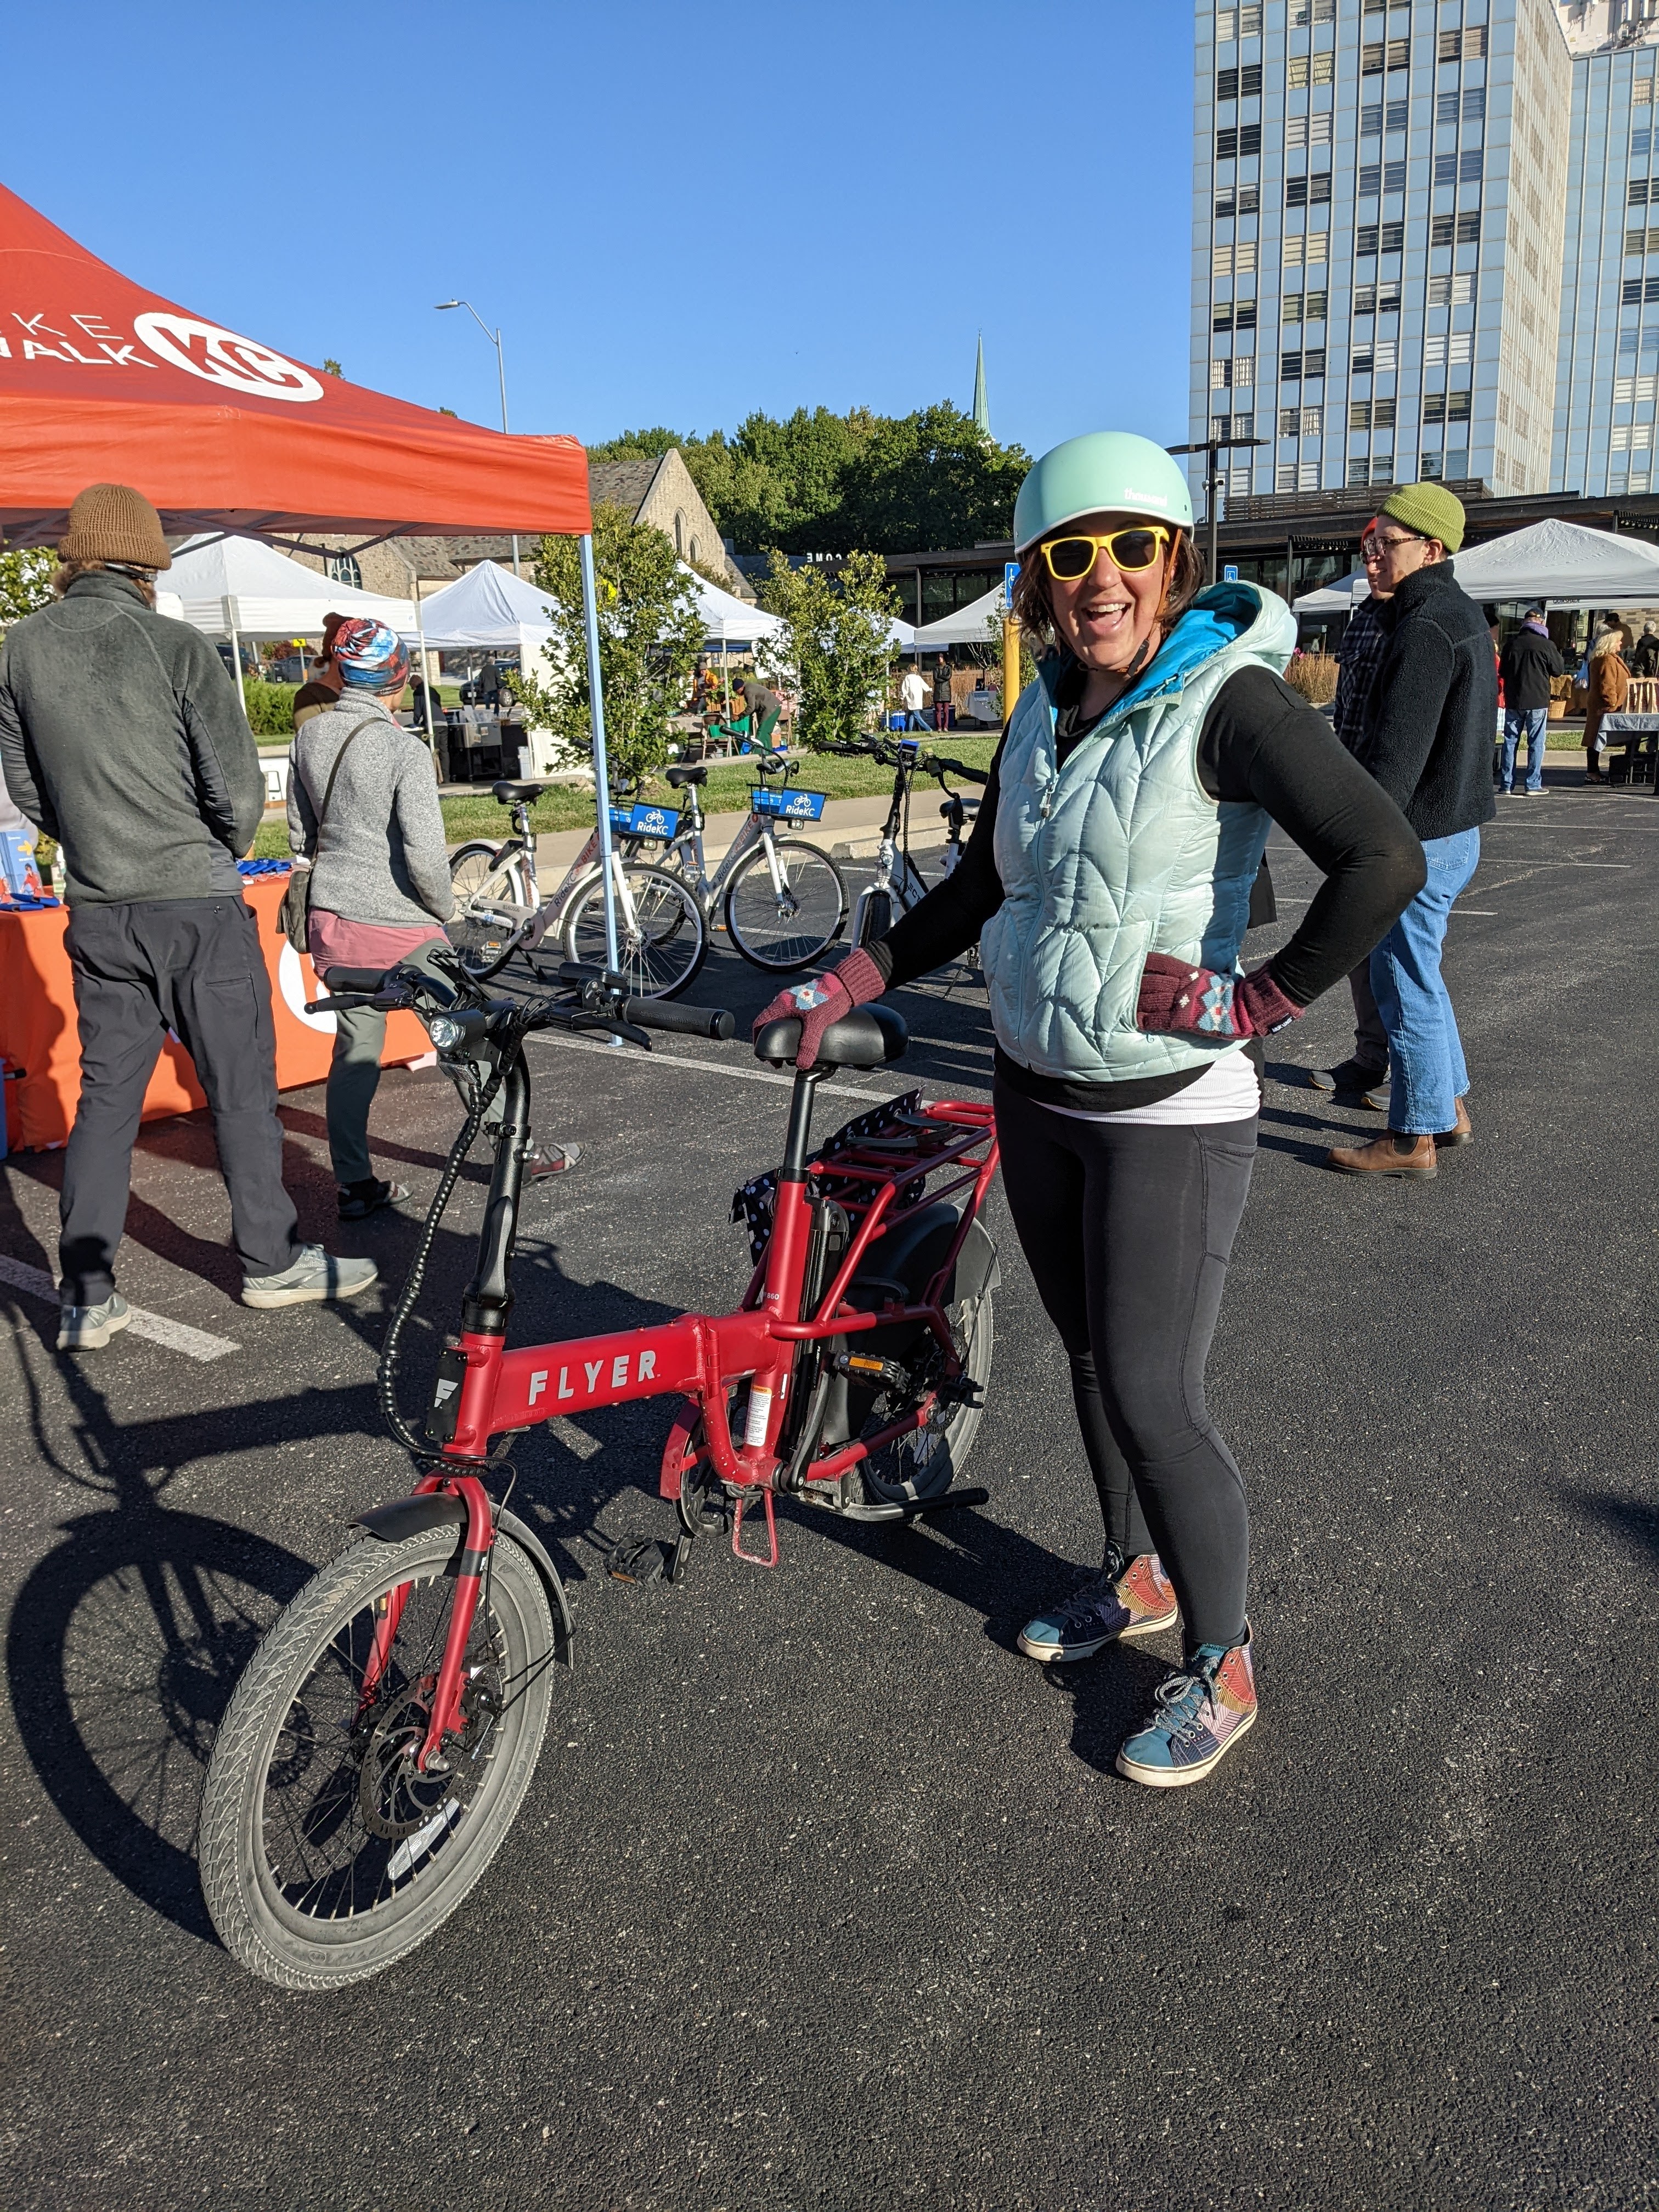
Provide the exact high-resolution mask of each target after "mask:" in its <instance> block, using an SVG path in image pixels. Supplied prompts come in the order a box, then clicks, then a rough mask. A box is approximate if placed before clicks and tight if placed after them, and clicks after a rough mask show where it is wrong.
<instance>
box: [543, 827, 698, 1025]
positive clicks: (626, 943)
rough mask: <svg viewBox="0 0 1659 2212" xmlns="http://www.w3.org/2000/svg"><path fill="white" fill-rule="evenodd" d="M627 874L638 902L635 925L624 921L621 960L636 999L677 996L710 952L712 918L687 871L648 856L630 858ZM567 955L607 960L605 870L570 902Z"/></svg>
mask: <svg viewBox="0 0 1659 2212" xmlns="http://www.w3.org/2000/svg"><path fill="white" fill-rule="evenodd" d="M622 867H623V877H624V878H625V879H626V881H627V884H628V890H629V897H630V898H631V900H632V902H633V905H634V916H635V926H634V927H633V929H632V930H629V931H626V934H625V935H624V934H623V930H624V929H625V927H626V925H625V924H624V923H623V917H622V916H621V915H618V916H617V921H618V924H619V933H618V939H619V941H618V943H617V965H618V967H619V968H620V969H621V971H622V973H623V975H624V976H626V977H627V979H628V988H629V994H630V996H632V997H634V998H636V999H677V998H678V996H679V994H680V993H681V992H682V991H684V989H685V988H686V987H687V985H688V984H690V983H692V982H694V981H696V977H697V975H698V974H699V972H700V971H701V969H702V963H703V962H704V961H705V960H706V959H707V958H708V921H706V920H705V918H704V915H703V910H702V904H701V902H699V900H698V899H697V896H696V893H695V892H694V891H693V890H691V888H690V885H689V884H687V883H686V881H685V878H684V877H683V876H680V875H677V874H676V873H675V872H674V871H673V870H672V869H671V868H659V867H658V866H655V865H654V864H653V862H650V861H647V860H624V861H623V864H622ZM562 929H563V937H564V957H565V958H566V959H567V960H580V961H585V962H587V963H592V964H593V965H595V966H598V967H600V968H603V967H605V966H606V965H607V964H608V963H607V958H606V946H605V896H604V887H603V884H602V881H601V878H600V877H599V872H598V871H597V870H595V872H594V873H593V876H592V879H591V880H590V881H589V882H587V883H586V884H582V885H581V887H580V889H579V890H577V892H576V894H575V896H574V898H573V899H572V900H571V902H570V903H569V905H568V907H567V908H565V911H564V917H563V923H562Z"/></svg>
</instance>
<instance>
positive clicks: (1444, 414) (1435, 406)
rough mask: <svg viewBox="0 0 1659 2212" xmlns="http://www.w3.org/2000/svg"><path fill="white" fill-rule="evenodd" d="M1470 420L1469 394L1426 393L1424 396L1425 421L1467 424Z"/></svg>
mask: <svg viewBox="0 0 1659 2212" xmlns="http://www.w3.org/2000/svg"><path fill="white" fill-rule="evenodd" d="M1468 419H1469V394H1468V392H1425V393H1424V394H1423V420H1424V421H1425V422H1468Z"/></svg>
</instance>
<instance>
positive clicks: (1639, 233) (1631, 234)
mask: <svg viewBox="0 0 1659 2212" xmlns="http://www.w3.org/2000/svg"><path fill="white" fill-rule="evenodd" d="M1625 252H1626V253H1627V254H1630V253H1638V254H1640V253H1659V225H1650V226H1649V228H1647V229H1646V230H1627V231H1626V233H1625Z"/></svg>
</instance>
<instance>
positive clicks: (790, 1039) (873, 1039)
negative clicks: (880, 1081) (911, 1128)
mask: <svg viewBox="0 0 1659 2212" xmlns="http://www.w3.org/2000/svg"><path fill="white" fill-rule="evenodd" d="M909 1038H910V1033H909V1031H908V1030H907V1029H906V1028H905V1026H904V1017H903V1015H902V1014H901V1013H897V1012H895V1011H894V1009H893V1008H892V1007H891V1006H854V1009H853V1011H852V1012H851V1013H850V1014H843V1015H842V1018H841V1019H840V1020H839V1021H838V1022H831V1023H830V1024H829V1028H828V1029H827V1030H825V1031H824V1033H823V1042H822V1043H821V1044H820V1045H819V1047H818V1056H817V1060H816V1061H815V1062H814V1065H815V1066H818V1067H864V1068H870V1067H884V1066H886V1065H887V1063H888V1062H889V1061H890V1060H902V1058H903V1056H904V1048H905V1047H906V1045H907V1044H908V1042H909ZM799 1045H800V1017H799V1015H798V1014H787V1015H786V1016H785V1017H784V1018H783V1019H782V1020H781V1021H775V1022H768V1024H766V1027H765V1028H764V1029H763V1030H762V1031H761V1033H760V1035H759V1036H757V1038H756V1039H755V1057H756V1059H757V1060H767V1061H769V1063H770V1064H771V1066H774V1067H787V1066H791V1065H792V1064H793V1060H794V1057H795V1054H796V1052H797V1050H798V1049H799Z"/></svg>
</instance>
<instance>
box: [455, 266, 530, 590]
mask: <svg viewBox="0 0 1659 2212" xmlns="http://www.w3.org/2000/svg"><path fill="white" fill-rule="evenodd" d="M436 304H437V312H438V313H440V314H441V313H443V312H444V311H445V309H446V308H448V307H465V309H466V312H467V313H468V314H469V315H471V318H472V319H473V321H474V322H475V323H476V324H477V325H478V328H479V329H480V330H481V331H483V334H484V336H485V337H487V338H488V339H489V343H490V344H491V345H493V346H494V347H495V375H496V380H497V381H498V382H499V383H500V385H501V435H502V436H503V437H506V436H507V356H506V354H505V353H504V352H503V350H502V348H501V331H500V330H499V329H496V330H493V331H492V330H491V329H490V327H489V324H488V323H487V322H485V320H484V319H483V316H482V315H481V314H480V313H478V311H477V308H476V307H474V306H473V304H472V302H471V300H440V301H438V302H437V303H436ZM513 574H514V575H515V576H521V575H522V574H524V571H523V569H522V568H520V565H519V533H518V532H517V531H516V530H515V531H514V532H513Z"/></svg>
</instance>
